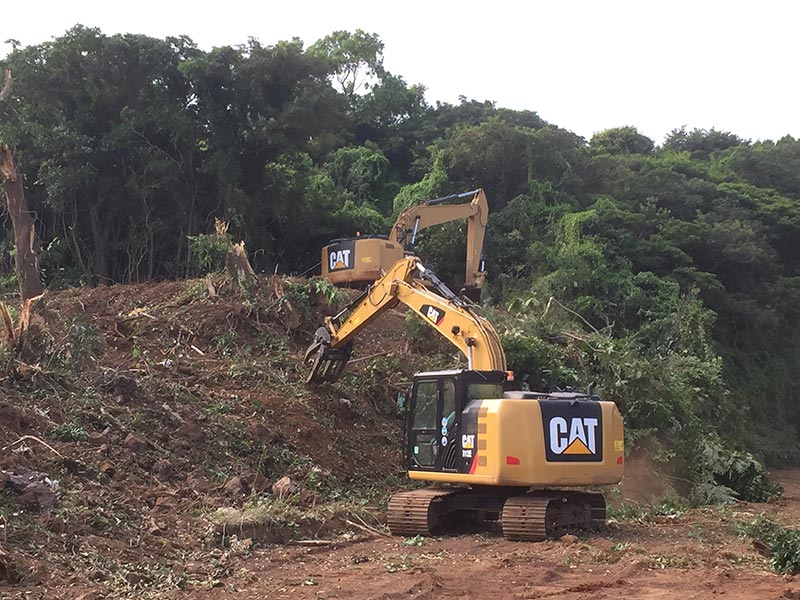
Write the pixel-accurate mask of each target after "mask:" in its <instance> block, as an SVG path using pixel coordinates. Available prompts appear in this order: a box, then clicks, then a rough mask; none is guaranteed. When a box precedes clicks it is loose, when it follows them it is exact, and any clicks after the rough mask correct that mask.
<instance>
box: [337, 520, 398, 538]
mask: <svg viewBox="0 0 800 600" xmlns="http://www.w3.org/2000/svg"><path fill="white" fill-rule="evenodd" d="M344 522H345V523H347V524H348V525H350V526H351V527H355V528H356V529H360V530H361V531H365V532H367V533H371V534H373V535H379V536H381V537H392V536H391V535H389V534H388V533H385V532H383V531H378V530H377V529H375V528H373V527H369V526H368V525H361V524H359V523H354V522H353V521H351V520H350V519H345V520H344Z"/></svg>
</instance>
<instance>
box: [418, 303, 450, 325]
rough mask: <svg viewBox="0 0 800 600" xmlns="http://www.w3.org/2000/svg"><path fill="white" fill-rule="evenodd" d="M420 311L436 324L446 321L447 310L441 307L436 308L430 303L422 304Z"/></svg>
mask: <svg viewBox="0 0 800 600" xmlns="http://www.w3.org/2000/svg"><path fill="white" fill-rule="evenodd" d="M419 312H421V313H422V316H423V317H425V318H427V319H428V320H429V321H430V322H431V323H433V324H434V325H436V326H439V325H441V323H442V321H444V315H445V312H444V311H443V310H442V309H441V308H436V307H435V306H431V305H430V304H423V305H422V306H420V308H419Z"/></svg>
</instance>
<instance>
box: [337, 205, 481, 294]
mask: <svg viewBox="0 0 800 600" xmlns="http://www.w3.org/2000/svg"><path fill="white" fill-rule="evenodd" d="M466 199H469V200H470V201H469V202H468V203H464V202H463V201H464V200H466ZM454 202H456V204H454ZM488 216H489V203H488V201H487V199H486V194H485V192H484V191H483V190H482V189H477V190H472V191H471V192H464V193H462V194H453V195H451V196H445V197H443V198H436V199H435V200H428V201H426V202H423V203H422V204H417V205H415V206H412V207H410V208H408V209H406V210H404V211H403V212H402V213H400V216H399V217H397V220H396V221H395V223H394V226H393V227H392V229H391V231H390V232H389V235H388V236H379V235H359V236H357V237H354V238H342V239H336V240H333V241H331V243H330V244H328V245H327V246H325V247H324V248H323V249H322V262H321V264H322V276H323V277H324V278H325V279H327V280H328V281H330V282H331V283H333V284H334V285H336V286H339V287H354V288H360V287H365V286H366V285H371V284H372V283H374V282H375V281H377V280H378V279H380V278H381V277H382V276H383V274H384V273H386V272H387V271H388V270H389V269H390V268H391V266H392V265H393V264H395V263H396V262H397V261H398V260H400V259H401V258H403V256H406V255H409V254H413V252H414V245H415V244H416V241H417V234H418V233H419V232H420V231H422V230H423V229H426V228H428V227H431V226H433V225H441V224H443V223H448V222H450V221H457V220H459V219H466V220H467V258H466V273H465V275H464V289H463V290H462V291H461V293H462V294H464V295H465V296H467V297H468V298H470V299H471V300H473V301H477V300H478V299H479V298H480V290H481V287H482V286H483V282H484V279H485V278H486V271H485V270H484V258H483V239H484V237H485V235H486V223H487V219H488Z"/></svg>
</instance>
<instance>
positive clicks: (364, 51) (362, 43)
mask: <svg viewBox="0 0 800 600" xmlns="http://www.w3.org/2000/svg"><path fill="white" fill-rule="evenodd" d="M309 53H310V54H312V55H318V56H322V57H324V59H325V60H326V61H327V62H328V68H329V70H330V72H331V74H332V77H333V79H334V80H335V81H336V82H337V83H338V84H339V87H340V89H341V91H342V93H343V94H344V95H345V96H346V97H347V98H348V100H349V101H350V102H351V104H353V103H354V102H355V99H356V96H357V94H358V93H359V92H361V91H362V90H368V89H369V88H370V80H371V79H372V78H373V77H381V76H382V75H383V73H384V71H383V42H382V41H381V39H380V38H379V37H378V36H377V34H374V33H366V32H364V31H363V30H361V29H356V31H355V32H352V33H351V32H349V31H334V32H333V33H332V34H330V35H327V36H325V37H324V38H322V39H321V40H319V41H318V42H316V43H315V44H313V45H312V46H311V47H310V48H309Z"/></svg>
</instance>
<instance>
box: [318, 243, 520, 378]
mask: <svg viewBox="0 0 800 600" xmlns="http://www.w3.org/2000/svg"><path fill="white" fill-rule="evenodd" d="M398 303H402V304H405V305H406V306H408V307H409V308H411V309H413V310H414V311H415V312H416V313H417V314H419V315H420V316H422V318H423V320H424V321H425V322H426V323H427V324H428V325H430V326H431V327H433V328H434V329H435V330H436V331H438V332H439V333H440V334H441V335H442V336H444V337H445V338H446V339H447V340H448V341H449V342H450V343H451V344H453V345H454V346H456V347H457V348H458V349H459V350H460V351H461V352H462V353H463V354H464V356H466V357H467V362H468V365H469V367H468V368H470V369H476V370H486V371H489V370H500V371H505V370H506V357H505V354H504V352H503V348H502V345H501V344H500V338H499V336H498V335H497V332H496V331H495V330H494V328H493V327H492V325H491V324H490V323H489V322H488V321H487V320H486V319H484V318H483V317H481V316H479V315H477V314H475V313H474V312H473V311H472V309H471V308H470V307H469V306H468V305H467V303H466V302H464V301H463V300H461V299H460V298H459V297H458V296H457V295H456V294H455V293H454V292H453V291H451V290H450V289H449V288H448V287H447V286H446V285H444V283H442V282H441V280H439V278H438V277H436V275H435V274H434V273H433V272H431V271H429V270H427V269H426V268H425V267H424V266H423V265H422V264H421V263H420V261H419V259H418V258H417V257H415V256H409V257H406V258H403V259H401V260H399V261H397V262H396V263H395V264H394V265H393V266H392V268H391V269H390V270H389V271H388V272H387V273H386V275H384V276H383V277H382V278H381V279H379V280H378V281H376V282H375V285H374V286H372V287H371V288H369V289H368V290H367V291H365V292H364V293H363V294H362V295H361V296H359V297H358V298H357V299H356V300H355V301H354V302H353V303H352V304H351V305H350V306H349V307H347V308H346V309H345V310H344V311H342V313H340V314H339V315H337V316H336V317H327V318H326V319H325V326H323V327H320V328H319V329H318V330H317V332H316V334H315V336H314V343H312V344H311V346H309V348H308V350H306V355H305V360H306V362H313V366H312V368H311V373H310V374H309V377H308V380H307V381H308V382H309V383H321V382H325V381H327V382H333V381H336V380H337V379H339V377H340V376H341V374H342V372H343V371H344V367H345V365H346V364H347V361H348V360H349V358H350V353H351V350H352V343H353V338H354V337H355V336H356V335H357V334H358V333H359V332H360V331H362V330H363V329H364V328H365V327H367V326H368V325H369V324H370V323H371V322H372V321H374V320H375V319H377V318H378V317H379V316H380V315H381V314H383V313H384V312H386V311H387V310H389V309H391V308H393V307H394V306H396V305H397V304H398ZM344 314H347V316H346V318H344ZM342 318H344V320H341V321H340V319H342ZM339 321H340V322H339ZM337 322H338V324H337Z"/></svg>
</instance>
